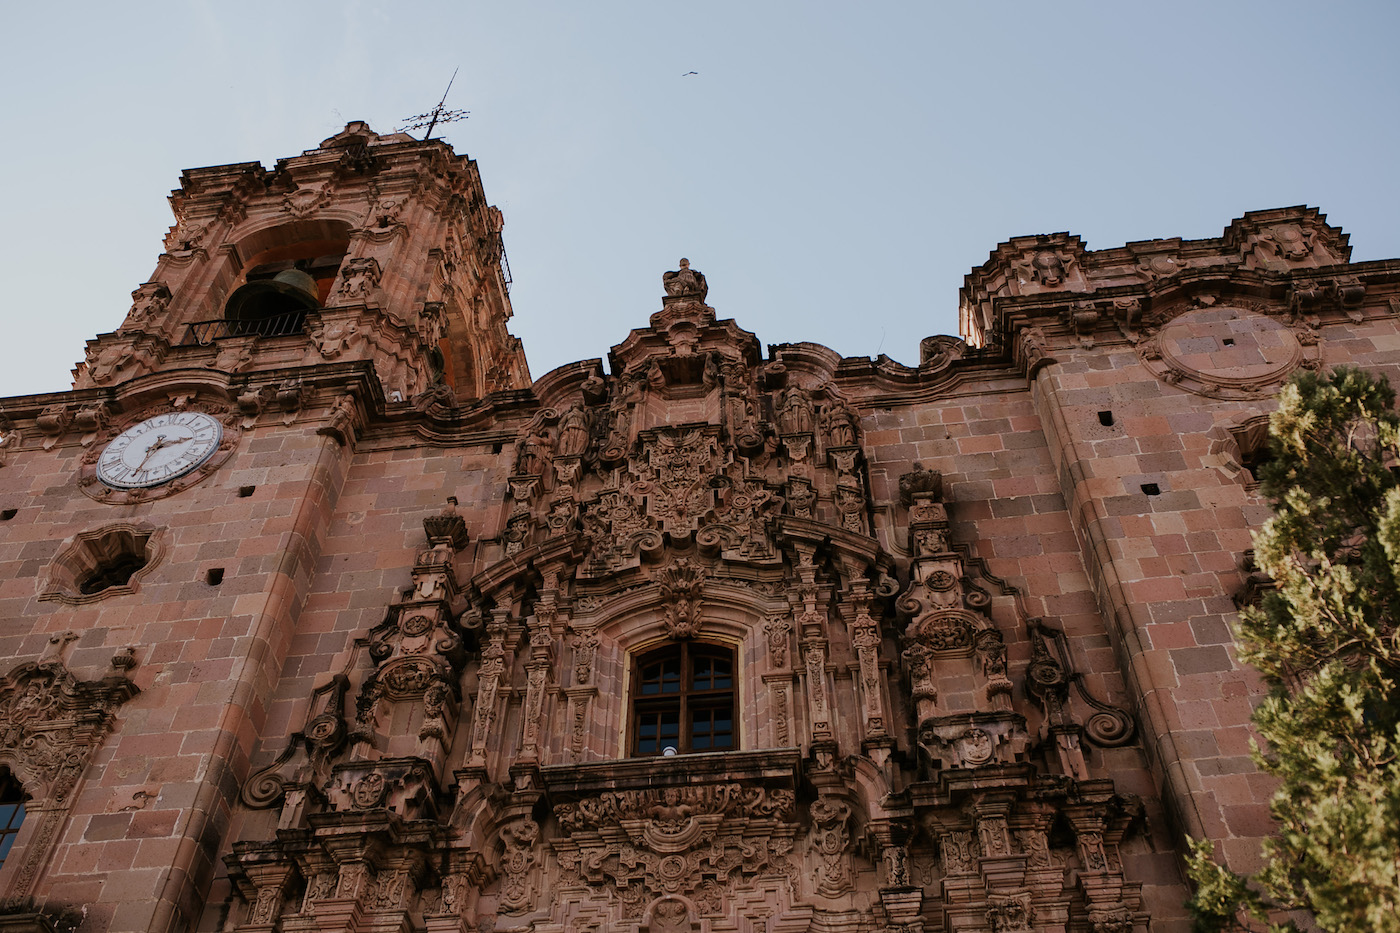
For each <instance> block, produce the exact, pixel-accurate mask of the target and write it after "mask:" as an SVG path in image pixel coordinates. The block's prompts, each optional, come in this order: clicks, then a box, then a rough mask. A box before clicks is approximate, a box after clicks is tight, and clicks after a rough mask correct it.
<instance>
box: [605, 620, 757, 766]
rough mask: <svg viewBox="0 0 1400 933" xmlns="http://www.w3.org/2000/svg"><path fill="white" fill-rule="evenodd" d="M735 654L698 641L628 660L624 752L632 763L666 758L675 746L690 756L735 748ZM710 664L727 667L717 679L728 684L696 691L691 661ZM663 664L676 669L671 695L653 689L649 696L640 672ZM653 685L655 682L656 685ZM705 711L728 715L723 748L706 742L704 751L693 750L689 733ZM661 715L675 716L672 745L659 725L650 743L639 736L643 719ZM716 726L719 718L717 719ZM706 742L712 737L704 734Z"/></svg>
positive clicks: (664, 647) (693, 735) (670, 644)
mask: <svg viewBox="0 0 1400 933" xmlns="http://www.w3.org/2000/svg"><path fill="white" fill-rule="evenodd" d="M735 655H736V652H735V650H734V649H733V648H732V647H730V646H728V645H724V644H716V643H714V642H703V641H700V642H697V641H688V640H687V641H674V642H668V643H666V644H663V645H659V646H656V647H653V648H651V649H648V650H646V651H641V652H638V653H637V654H636V655H635V656H634V657H633V659H632V691H631V692H632V696H631V698H630V700H629V702H628V715H629V717H630V728H629V730H628V740H627V741H628V749H629V752H630V754H631V755H632V757H635V758H655V757H659V756H661V755H664V754H665V750H666V748H667V747H668V746H672V745H674V747H675V749H676V754H678V755H689V754H694V753H697V752H699V753H703V752H729V751H734V750H736V749H737V748H738V747H739V722H738V715H737V714H738V712H739V710H738V705H739V704H738V695H739V693H738V691H739V687H738V683H737V680H736V678H737V675H738V665H737V664H736V657H735ZM704 659H709V660H714V661H720V662H722V664H724V665H727V678H725V675H724V674H723V673H721V674H720V675H719V678H720V679H727V684H726V685H724V686H720V687H709V688H706V687H703V686H700V687H697V686H696V683H695V671H696V662H698V661H701V660H704ZM667 661H674V662H676V666H677V668H678V670H679V681H678V689H676V690H674V691H665V690H664V689H661V690H658V691H657V692H654V693H648V692H646V687H647V685H648V684H649V683H652V682H653V681H647V680H646V679H645V677H644V672H645V671H646V670H647V669H648V668H651V667H654V666H655V665H657V664H664V663H665V662H667ZM655 683H657V684H658V686H659V685H660V684H661V681H660V680H657V681H655ZM705 711H710V712H712V713H720V714H725V713H727V714H728V716H727V721H728V723H729V730H728V732H727V733H723V732H721V733H719V735H721V736H723V735H726V734H727V735H728V743H727V744H724V745H718V744H713V742H709V743H707V744H706V745H705V747H701V748H696V747H695V739H696V732H695V729H694V717H695V714H696V713H702V712H705ZM666 712H674V713H675V715H676V723H677V733H678V734H677V735H676V737H675V739H674V742H672V741H668V740H666V739H665V738H663V736H662V735H661V734H660V723H659V721H658V724H657V725H658V728H657V735H656V736H655V738H654V739H653V738H650V737H648V738H646V739H644V738H643V736H642V730H643V727H644V723H643V720H644V719H645V718H646V717H648V716H655V715H657V714H662V713H666ZM716 718H717V719H719V720H720V721H723V720H724V718H725V717H724V716H723V715H720V716H718V717H716ZM708 737H709V738H711V739H713V738H714V737H715V736H714V733H709V734H708ZM644 742H646V743H648V744H650V743H652V742H654V743H655V747H654V748H651V747H648V748H644V746H643V743H644Z"/></svg>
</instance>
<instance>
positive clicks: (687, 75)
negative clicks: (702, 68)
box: [681, 71, 700, 78]
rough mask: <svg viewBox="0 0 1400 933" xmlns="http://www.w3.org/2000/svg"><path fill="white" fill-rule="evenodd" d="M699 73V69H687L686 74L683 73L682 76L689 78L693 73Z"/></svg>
mask: <svg viewBox="0 0 1400 933" xmlns="http://www.w3.org/2000/svg"><path fill="white" fill-rule="evenodd" d="M699 73H700V72H698V71H687V72H686V73H685V74H683V75H681V77H682V78H688V77H690V76H691V75H698V74H699Z"/></svg>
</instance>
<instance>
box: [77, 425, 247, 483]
mask: <svg viewBox="0 0 1400 933" xmlns="http://www.w3.org/2000/svg"><path fill="white" fill-rule="evenodd" d="M223 436H224V429H223V425H221V424H220V423H219V421H218V419H217V418H212V417H210V416H209V415H206V414H204V413H202V412H197V411H176V412H169V413H166V414H163V415H156V416H154V417H151V418H147V419H146V420H145V421H142V422H139V423H138V424H134V425H132V426H131V427H129V428H127V429H126V430H125V431H123V432H122V433H121V434H118V435H117V436H116V437H115V438H113V439H112V442H111V443H110V444H108V445H107V448H106V449H105V450H103V451H102V456H101V457H99V458H98V460H97V478H98V479H100V480H102V482H104V483H106V484H107V485H108V486H113V487H116V488H117V489H145V488H148V487H151V486H159V485H161V484H162V483H168V482H169V481H170V480H172V479H175V478H176V477H177V476H184V475H185V474H186V473H188V472H190V471H191V470H193V469H195V468H196V467H198V466H199V465H200V464H201V463H203V462H204V461H206V460H208V459H209V458H210V457H212V456H213V455H214V452H215V451H216V450H218V449H219V442H220V441H221V440H222V439H223Z"/></svg>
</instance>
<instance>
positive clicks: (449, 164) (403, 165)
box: [74, 121, 530, 402]
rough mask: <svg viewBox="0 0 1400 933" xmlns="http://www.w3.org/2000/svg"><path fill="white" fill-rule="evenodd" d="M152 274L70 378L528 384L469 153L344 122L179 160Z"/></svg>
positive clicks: (495, 218)
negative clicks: (205, 158) (331, 132)
mask: <svg viewBox="0 0 1400 933" xmlns="http://www.w3.org/2000/svg"><path fill="white" fill-rule="evenodd" d="M170 203H171V207H172V209H173V210H174V213H175V218H176V224H175V226H174V227H172V228H171V230H170V233H169V234H168V235H167V236H166V238H165V252H163V253H162V254H161V256H160V260H159V262H158V263H157V265H156V270H155V273H154V274H153V275H152V277H151V280H150V281H149V282H146V283H145V284H143V285H142V286H141V287H140V288H138V289H136V291H134V292H133V293H132V306H131V310H130V311H129V312H128V314H127V316H126V319H125V320H124V321H123V322H122V324H121V326H120V327H118V328H117V330H116V331H115V332H114V333H110V334H103V335H101V336H99V337H97V338H96V339H94V340H91V341H89V342H88V346H87V358H86V360H85V361H84V362H83V363H80V364H79V365H78V367H77V369H76V370H75V371H74V377H75V383H74V387H75V388H76V389H91V388H106V387H111V386H114V385H116V384H118V383H122V382H126V381H128V380H130V379H133V378H135V377H138V376H142V375H145V374H147V373H154V372H162V371H169V370H186V371H187V370H190V369H207V370H215V371H218V372H222V373H227V374H238V373H256V372H260V371H266V370H273V369H287V368H298V367H306V366H316V365H320V364H323V363H332V362H334V363H343V362H352V361H361V360H363V361H368V362H369V363H371V364H372V366H373V369H374V374H375V376H377V379H378V382H379V385H380V387H381V389H382V391H383V394H384V396H385V398H386V399H387V400H389V401H391V402H392V401H407V400H409V399H410V398H412V397H413V396H416V395H420V394H421V393H424V392H427V391H428V390H430V389H431V390H434V391H435V392H441V391H442V388H441V387H443V386H445V387H447V388H449V389H451V391H452V393H453V394H454V396H455V397H456V398H458V399H468V398H481V397H484V396H486V395H488V394H490V393H491V392H493V391H497V390H501V389H519V388H524V387H527V386H528V385H529V384H530V376H529V370H528V367H527V365H526V362H525V356H524V353H523V351H522V349H521V345H520V341H519V340H518V339H516V338H515V337H513V336H511V335H510V333H509V332H508V331H507V329H506V321H507V320H509V318H510V316H511V307H510V296H509V291H508V289H509V284H510V274H509V266H508V265H507V264H506V258H505V251H504V249H503V246H502V241H501V227H502V218H501V213H500V211H499V210H497V209H496V208H494V207H491V206H490V205H488V204H487V203H486V199H485V195H484V193H483V191H482V186H481V176H480V174H479V172H478V171H477V166H476V163H475V162H474V161H472V160H470V159H468V158H466V157H465V156H459V155H456V154H455V153H453V152H452V150H451V149H450V147H448V146H447V145H446V144H444V143H442V142H439V141H419V140H415V139H413V138H412V137H410V136H407V135H405V134H402V133H395V134H391V135H385V136H380V135H378V134H376V133H375V132H373V131H372V130H371V129H370V128H369V127H368V126H367V125H366V124H364V123H362V122H358V121H356V122H352V123H349V124H347V125H346V127H345V129H344V130H343V131H341V132H340V133H337V134H336V135H335V136H332V137H331V138H330V139H327V140H326V141H324V142H323V143H321V145H320V146H319V147H317V148H316V149H312V150H309V151H307V152H304V153H302V154H301V155H299V156H295V157H292V158H288V159H281V160H279V161H278V162H277V163H276V165H275V166H274V167H273V168H272V169H271V170H270V171H269V170H267V169H265V168H264V167H263V166H262V165H260V164H258V163H256V162H243V163H236V164H233V165H220V166H213V167H208V168H199V169H191V170H188V171H186V172H185V173H184V175H183V176H182V177H181V184H180V188H179V190H177V191H174V192H172V193H171V196H170Z"/></svg>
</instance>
